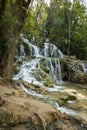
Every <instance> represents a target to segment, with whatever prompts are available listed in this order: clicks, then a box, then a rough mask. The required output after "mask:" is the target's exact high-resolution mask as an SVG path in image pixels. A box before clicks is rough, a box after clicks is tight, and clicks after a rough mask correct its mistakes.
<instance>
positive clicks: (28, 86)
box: [21, 80, 31, 89]
mask: <svg viewBox="0 0 87 130" xmlns="http://www.w3.org/2000/svg"><path fill="white" fill-rule="evenodd" d="M21 83H22V84H23V85H24V86H25V87H26V88H28V89H30V88H31V84H30V83H28V82H26V81H24V80H22V81H21Z"/></svg>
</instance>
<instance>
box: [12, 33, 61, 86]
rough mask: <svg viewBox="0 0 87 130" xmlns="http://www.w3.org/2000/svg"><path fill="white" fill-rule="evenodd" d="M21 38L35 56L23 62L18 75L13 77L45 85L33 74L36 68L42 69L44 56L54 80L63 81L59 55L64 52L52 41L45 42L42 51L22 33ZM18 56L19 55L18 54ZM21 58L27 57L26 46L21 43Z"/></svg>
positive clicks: (30, 53)
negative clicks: (41, 62)
mask: <svg viewBox="0 0 87 130" xmlns="http://www.w3.org/2000/svg"><path fill="white" fill-rule="evenodd" d="M21 38H22V40H23V42H24V44H27V47H28V48H29V50H30V52H29V56H30V57H32V56H34V58H33V59H32V60H30V59H29V60H28V61H25V62H23V64H22V65H21V67H20V71H19V73H18V74H17V75H15V76H14V77H13V79H14V80H18V79H23V80H25V81H27V82H29V83H33V84H39V85H41V86H43V82H42V81H41V82H40V81H37V80H36V78H35V76H34V75H33V71H34V70H38V69H39V70H40V71H42V69H41V67H40V60H41V59H42V58H44V59H45V65H46V66H45V67H47V68H48V69H49V74H50V76H52V78H53V79H54V81H55V82H56V83H61V82H62V75H61V67H60V61H59V57H60V58H62V57H63V53H62V52H61V51H60V50H59V49H58V48H57V47H56V46H55V45H53V44H50V43H44V48H43V49H42V50H41V51H40V48H39V47H37V46H36V45H33V44H31V43H30V42H29V41H28V39H25V38H24V37H23V35H21ZM17 53H18V52H17ZM16 57H17V56H16ZM18 57H20V58H25V57H26V53H25V47H24V45H23V44H21V45H20V54H19V56H18Z"/></svg>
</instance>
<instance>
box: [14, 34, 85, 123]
mask: <svg viewBox="0 0 87 130" xmlns="http://www.w3.org/2000/svg"><path fill="white" fill-rule="evenodd" d="M21 38H22V40H23V42H22V44H21V45H20V46H19V48H18V49H17V50H16V55H15V59H16V63H19V64H20V68H18V70H19V72H18V73H17V74H16V75H14V77H13V79H14V80H20V79H21V81H25V82H27V83H31V84H32V85H30V84H29V85H30V86H34V85H35V86H34V89H31V88H30V89H27V88H26V87H25V86H24V85H25V84H23V83H24V82H21V83H20V85H21V87H22V88H23V90H24V91H25V92H26V93H28V94H29V95H32V96H35V97H39V98H40V99H43V100H44V101H46V102H48V103H50V104H51V105H53V106H54V107H55V108H56V109H57V110H60V111H61V112H62V113H67V114H69V115H76V117H77V116H78V117H81V118H83V119H85V120H86V121H87V116H82V115H83V114H84V113H85V112H84V111H83V114H82V111H81V112H78V111H76V110H74V111H73V110H72V109H70V108H67V107H66V106H65V107H64V106H60V105H59V104H58V103H59V97H58V95H59V96H60V94H61V95H62V98H63V96H64V97H66V96H67V93H68V94H75V96H77V91H75V92H73V91H72V90H73V89H71V87H70V88H68V90H70V89H71V90H70V92H67V89H66V87H64V86H61V84H60V86H59V84H57V83H61V82H62V75H61V65H60V60H59V59H60V58H63V57H64V55H63V53H62V52H61V51H60V50H59V49H58V48H57V47H56V46H55V45H53V44H50V43H44V45H43V48H39V47H38V46H36V45H33V44H32V43H30V42H29V41H28V40H27V39H25V38H24V37H23V36H22V35H21ZM25 46H26V47H25ZM26 48H27V51H28V52H27V54H26ZM81 65H82V68H83V71H84V73H85V74H86V73H87V66H86V65H85V64H83V63H81ZM50 77H51V78H50ZM46 78H47V79H46ZM49 79H50V80H49ZM46 80H47V82H48V83H49V82H50V81H51V80H53V81H52V84H53V86H52V87H49V86H46V85H47V83H46ZM37 87H38V89H39V88H40V89H43V90H45V91H46V92H48V93H47V95H45V94H44V93H40V92H38V89H37ZM43 90H42V91H43ZM49 91H50V92H49ZM58 91H60V92H59V93H58ZM71 91H72V93H71ZM79 91H80V90H79ZM81 92H82V91H81ZM53 94H54V95H53ZM65 95H66V96H65ZM62 98H60V99H62ZM77 99H78V100H76V101H74V102H71V100H69V101H67V102H66V103H68V105H69V104H70V103H72V105H76V104H77V101H79V98H78V97H77ZM81 100H84V102H85V101H87V96H85V98H84V99H81ZM82 103H83V102H82ZM80 104H81V103H80ZM72 105H70V107H71V106H72ZM80 108H81V107H80ZM83 109H84V108H83ZM85 111H86V112H87V109H86V110H85ZM84 115H86V114H84Z"/></svg>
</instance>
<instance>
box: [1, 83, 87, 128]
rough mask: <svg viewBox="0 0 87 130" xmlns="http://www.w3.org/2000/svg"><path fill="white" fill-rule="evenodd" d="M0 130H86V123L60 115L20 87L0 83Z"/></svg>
mask: <svg viewBox="0 0 87 130" xmlns="http://www.w3.org/2000/svg"><path fill="white" fill-rule="evenodd" d="M0 130H87V122H84V121H79V120H77V119H74V118H73V117H70V116H67V115H65V114H62V113H60V112H59V111H58V110H56V109H55V108H53V107H52V106H50V105H49V104H47V103H43V102H41V101H39V100H37V99H34V98H33V97H32V96H29V95H27V94H26V93H25V92H24V91H23V90H22V89H21V88H20V86H17V85H15V86H13V85H9V84H3V83H2V82H0Z"/></svg>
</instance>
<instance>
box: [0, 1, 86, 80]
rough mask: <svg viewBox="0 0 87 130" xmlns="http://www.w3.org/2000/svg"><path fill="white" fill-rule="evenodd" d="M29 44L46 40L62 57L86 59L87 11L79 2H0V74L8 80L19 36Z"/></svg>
mask: <svg viewBox="0 0 87 130" xmlns="http://www.w3.org/2000/svg"><path fill="white" fill-rule="evenodd" d="M21 32H22V33H24V34H26V36H27V37H28V38H29V40H31V41H32V42H33V43H37V44H40V45H41V43H42V42H44V41H46V39H47V38H48V39H49V41H50V42H52V43H54V44H56V45H57V46H58V47H59V48H60V49H61V50H62V51H63V52H64V53H65V54H68V55H76V57H77V58H80V59H86V60H87V43H86V42H87V36H86V34H87V9H86V6H85V5H84V3H83V2H82V0H73V1H72V2H71V1H70V0H51V1H50V6H48V5H47V4H46V3H45V2H44V0H32V1H31V0H1V1H0V73H1V74H2V76H3V77H4V78H8V79H9V78H10V77H11V74H12V69H13V62H14V55H15V49H16V46H17V44H18V39H19V36H20V33H21Z"/></svg>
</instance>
